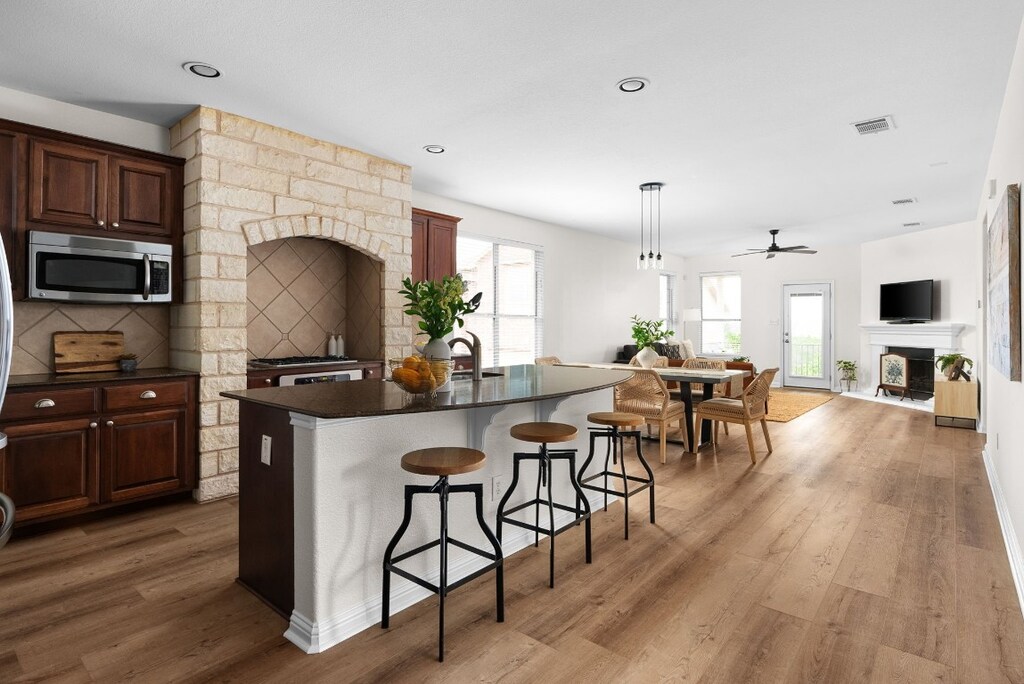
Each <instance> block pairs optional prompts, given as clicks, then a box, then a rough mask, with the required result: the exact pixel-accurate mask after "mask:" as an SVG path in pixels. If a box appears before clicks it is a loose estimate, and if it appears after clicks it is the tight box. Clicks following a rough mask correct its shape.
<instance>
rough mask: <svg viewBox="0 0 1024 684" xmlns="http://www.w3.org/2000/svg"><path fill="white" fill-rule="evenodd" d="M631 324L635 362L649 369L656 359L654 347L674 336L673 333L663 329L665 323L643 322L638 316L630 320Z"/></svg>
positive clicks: (656, 353) (656, 354)
mask: <svg viewBox="0 0 1024 684" xmlns="http://www.w3.org/2000/svg"><path fill="white" fill-rule="evenodd" d="M630 320H631V321H632V323H633V330H632V333H631V334H632V336H633V342H635V343H636V347H637V352H636V360H637V362H638V363H639V364H640V365H641V366H642V367H643V368H650V367H651V366H653V365H654V360H655V359H657V358H658V352H657V351H655V349H654V345H655V344H656V343H658V342H664V341H665V340H667V339H668V338H669V337H672V336H673V335H675V331H673V330H666V329H665V321H656V320H650V321H648V320H644V319H642V318H640V317H639V316H633V318H631V319H630Z"/></svg>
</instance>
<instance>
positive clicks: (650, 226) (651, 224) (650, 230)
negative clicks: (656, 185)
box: [647, 192, 654, 265]
mask: <svg viewBox="0 0 1024 684" xmlns="http://www.w3.org/2000/svg"><path fill="white" fill-rule="evenodd" d="M647 194H649V195H654V193H653V192H649V193H647ZM649 199H650V201H649V202H648V204H649V205H650V206H649V207H648V209H649V211H648V212H647V214H648V216H649V217H650V221H649V222H648V229H647V232H648V234H649V237H650V244H651V251H650V252H648V254H647V258H648V259H650V260H651V261H652V262H653V261H654V197H653V196H652V197H650V198H649ZM652 265H653V264H652Z"/></svg>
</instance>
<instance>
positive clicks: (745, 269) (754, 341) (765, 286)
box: [683, 247, 860, 386]
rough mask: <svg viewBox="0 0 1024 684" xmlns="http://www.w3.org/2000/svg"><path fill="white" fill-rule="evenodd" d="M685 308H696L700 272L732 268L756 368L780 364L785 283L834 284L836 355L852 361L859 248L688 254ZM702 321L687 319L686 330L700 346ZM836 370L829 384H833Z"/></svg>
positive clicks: (856, 346)
mask: <svg viewBox="0 0 1024 684" xmlns="http://www.w3.org/2000/svg"><path fill="white" fill-rule="evenodd" d="M685 271H686V280H685V281H684V283H683V306H684V307H686V308H697V307H699V306H700V275H701V274H702V273H713V272H723V271H726V272H732V273H739V274H740V276H741V278H742V294H741V296H742V299H743V302H742V307H743V323H742V328H741V332H740V336H741V339H742V347H743V352H742V353H743V355H744V356H749V357H750V360H751V361H753V363H754V365H755V366H756V367H757V368H758V369H763V368H772V367H779V368H781V367H782V324H781V321H782V285H783V283H811V282H815V283H829V282H830V283H833V287H832V296H833V301H834V311H835V319H834V321H833V324H834V328H835V358H837V359H856V358H858V356H859V350H860V329H859V328H858V324H859V323H860V320H859V319H860V283H859V279H860V253H859V250H857V248H855V247H854V248H851V247H827V248H823V249H820V250H819V251H818V253H817V254H813V255H803V254H789V255H786V254H782V255H779V256H777V257H776V258H774V259H765V258H764V256H763V255H760V256H748V257H742V258H732V257H730V256H728V255H721V256H697V257H690V258H688V259H687V260H686V264H685ZM699 330H700V324H699V323H687V325H686V328H685V332H686V334H687V336H688V337H690V339H692V340H693V343H694V346H695V347H697V349H698V351H699V350H700V334H699ZM835 377H836V376H835V374H833V385H834V386H836V381H835Z"/></svg>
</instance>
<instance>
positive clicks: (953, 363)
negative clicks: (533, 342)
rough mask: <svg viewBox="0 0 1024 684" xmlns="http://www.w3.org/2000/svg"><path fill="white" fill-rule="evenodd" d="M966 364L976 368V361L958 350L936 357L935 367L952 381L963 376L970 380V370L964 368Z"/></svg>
mask: <svg viewBox="0 0 1024 684" xmlns="http://www.w3.org/2000/svg"><path fill="white" fill-rule="evenodd" d="M965 365H966V366H967V367H968V368H974V361H973V360H971V359H969V358H967V357H966V356H964V355H963V354H959V353H956V352H954V353H952V354H942V355H940V356H936V357H935V367H936V368H938V369H939V371H940V372H941V373H942V374H943V375H945V376H946V379H947V380H949V381H951V382H952V381H954V380H959V379H960V378H961V377H962V378H963V379H964V380H966V381H968V382H970V381H971V374H970V372H968V371H965V370H964V366H965Z"/></svg>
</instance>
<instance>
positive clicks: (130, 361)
mask: <svg viewBox="0 0 1024 684" xmlns="http://www.w3.org/2000/svg"><path fill="white" fill-rule="evenodd" d="M117 365H118V366H120V367H121V372H122V373H134V372H135V371H136V370H138V368H139V357H138V356H136V355H135V354H121V356H120V357H119V358H118V360H117Z"/></svg>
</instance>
